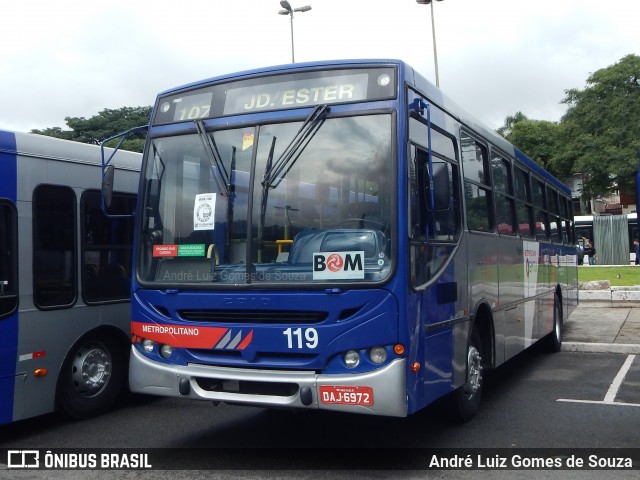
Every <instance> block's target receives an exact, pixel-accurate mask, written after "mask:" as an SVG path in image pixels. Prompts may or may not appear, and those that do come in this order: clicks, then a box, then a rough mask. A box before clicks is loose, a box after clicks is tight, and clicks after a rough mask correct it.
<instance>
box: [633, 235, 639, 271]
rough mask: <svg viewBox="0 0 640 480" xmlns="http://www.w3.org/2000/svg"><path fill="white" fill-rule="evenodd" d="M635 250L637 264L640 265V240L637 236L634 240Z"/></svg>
mask: <svg viewBox="0 0 640 480" xmlns="http://www.w3.org/2000/svg"><path fill="white" fill-rule="evenodd" d="M633 251H634V252H636V265H640V241H638V239H637V238H636V239H634V240H633Z"/></svg>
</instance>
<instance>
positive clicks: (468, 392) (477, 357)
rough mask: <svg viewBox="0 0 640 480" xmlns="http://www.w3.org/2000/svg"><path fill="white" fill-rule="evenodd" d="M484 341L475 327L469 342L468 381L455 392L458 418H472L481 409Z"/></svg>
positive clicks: (463, 419) (467, 419)
mask: <svg viewBox="0 0 640 480" xmlns="http://www.w3.org/2000/svg"><path fill="white" fill-rule="evenodd" d="M482 353H483V352H482V342H481V339H480V334H479V333H478V330H477V329H476V328H475V327H474V329H473V330H472V332H471V336H470V337H469V341H468V342H467V381H466V382H465V384H464V385H463V386H461V387H460V388H458V389H457V390H455V391H454V392H453V405H452V407H453V414H454V416H455V418H456V419H457V420H460V421H463V422H466V421H469V420H471V419H472V418H473V417H474V416H475V415H476V413H478V410H480V400H481V398H482V385H483V376H482Z"/></svg>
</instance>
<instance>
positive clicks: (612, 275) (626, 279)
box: [578, 265, 640, 287]
mask: <svg viewBox="0 0 640 480" xmlns="http://www.w3.org/2000/svg"><path fill="white" fill-rule="evenodd" d="M618 277H619V278H618ZM592 280H609V282H611V286H612V287H628V286H631V285H640V266H637V267H636V266H632V265H631V266H619V267H597V266H596V267H587V266H580V267H578V281H579V282H590V281H592Z"/></svg>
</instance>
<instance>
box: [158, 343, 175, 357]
mask: <svg viewBox="0 0 640 480" xmlns="http://www.w3.org/2000/svg"><path fill="white" fill-rule="evenodd" d="M172 353H173V347H172V346H171V345H162V346H161V347H160V356H162V358H169V357H170V356H171V354H172Z"/></svg>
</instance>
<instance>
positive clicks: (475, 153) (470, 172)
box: [460, 132, 494, 232]
mask: <svg viewBox="0 0 640 480" xmlns="http://www.w3.org/2000/svg"><path fill="white" fill-rule="evenodd" d="M460 145H461V149H462V170H463V172H464V195H465V200H466V214H467V226H468V227H469V230H472V231H478V232H492V231H493V230H494V220H493V199H492V196H493V192H492V191H491V180H490V178H491V175H490V174H489V159H488V156H487V148H486V147H485V146H484V145H481V144H480V143H478V142H477V141H476V140H474V139H473V138H471V137H470V136H469V135H467V134H466V133H464V132H462V133H461V134H460Z"/></svg>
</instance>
